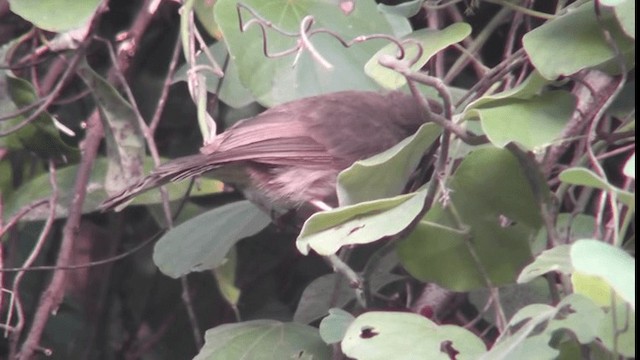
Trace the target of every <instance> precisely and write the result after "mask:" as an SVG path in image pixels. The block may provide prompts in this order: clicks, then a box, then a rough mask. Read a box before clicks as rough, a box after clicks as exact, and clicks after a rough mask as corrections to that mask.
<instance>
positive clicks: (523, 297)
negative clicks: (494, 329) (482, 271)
mask: <svg viewBox="0 0 640 360" xmlns="http://www.w3.org/2000/svg"><path fill="white" fill-rule="evenodd" d="M491 296H492V294H491V290H489V289H478V290H474V291H471V292H470V293H469V301H470V302H471V303H472V304H473V305H474V306H475V307H476V309H478V311H481V310H483V308H484V307H485V305H486V304H487V303H488V301H490V300H491ZM499 299H500V307H501V308H502V310H503V312H504V314H505V316H506V317H507V318H510V317H511V316H513V315H514V314H515V313H516V312H518V311H519V310H520V309H522V308H523V307H525V306H527V305H530V304H534V303H545V302H549V301H550V295H549V284H548V283H547V281H546V280H545V279H543V278H539V277H538V278H536V279H535V280H534V281H532V282H530V283H527V284H510V285H506V286H502V287H500V288H499ZM483 318H484V319H485V321H487V322H489V323H493V321H494V319H496V316H495V309H494V307H493V306H491V307H489V308H488V309H486V311H484V312H483Z"/></svg>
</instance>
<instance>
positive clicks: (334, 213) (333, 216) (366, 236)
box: [296, 188, 427, 255]
mask: <svg viewBox="0 0 640 360" xmlns="http://www.w3.org/2000/svg"><path fill="white" fill-rule="evenodd" d="M426 194H427V191H426V188H424V189H422V190H420V191H418V192H415V193H412V194H407V195H400V196H396V197H394V198H388V199H381V200H374V201H368V202H363V203H360V204H357V205H352V206H346V207H341V208H337V209H335V210H330V211H322V212H318V213H315V214H313V215H312V216H311V217H310V218H309V219H308V220H307V221H306V222H305V223H304V225H303V227H302V231H301V232H300V235H299V236H298V239H297V240H296V246H297V247H298V250H299V251H300V252H301V253H303V254H305V255H306V254H308V253H309V250H311V249H313V250H315V251H316V252H317V253H318V254H320V255H331V254H335V253H336V252H337V251H338V250H339V249H340V248H341V247H342V246H346V245H355V244H369V243H372V242H375V241H378V240H380V239H382V238H384V237H386V236H392V235H395V234H398V233H399V232H401V231H402V230H404V229H406V228H407V226H409V225H410V224H411V223H412V222H413V221H414V220H415V218H416V217H417V216H418V215H419V214H420V212H421V211H422V208H423V206H424V199H425V197H426Z"/></svg>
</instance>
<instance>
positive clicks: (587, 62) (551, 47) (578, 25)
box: [522, 2, 635, 79]
mask: <svg viewBox="0 0 640 360" xmlns="http://www.w3.org/2000/svg"><path fill="white" fill-rule="evenodd" d="M602 26H604V27H605V28H606V29H607V30H609V32H610V33H611V36H612V37H613V41H615V42H616V44H617V46H618V48H619V49H620V52H621V53H622V54H623V55H624V56H625V57H627V58H630V59H635V55H634V51H635V42H634V41H633V40H632V39H630V38H628V37H627V36H626V35H625V34H624V33H623V32H622V30H621V29H620V27H619V25H618V23H617V21H616V19H615V17H614V16H613V14H612V12H610V11H609V12H603V13H602ZM522 42H523V45H524V49H525V51H526V52H527V54H528V55H529V59H530V60H531V62H532V63H533V65H534V66H535V67H536V69H537V70H538V71H539V72H540V74H542V76H544V77H545V78H547V79H556V78H558V77H560V76H569V75H572V74H575V73H576V72H578V71H580V70H582V69H586V68H590V67H595V66H599V65H603V64H605V63H606V62H608V61H610V60H612V59H614V58H615V56H616V55H615V53H614V52H613V50H612V49H611V46H610V45H609V44H608V43H607V41H606V39H605V37H604V34H603V31H602V28H601V25H600V23H599V21H598V19H597V18H596V15H595V11H594V8H593V2H588V3H586V4H584V5H582V6H580V7H579V8H577V9H571V10H569V11H568V12H567V14H566V15H564V16H560V17H557V18H555V19H553V20H551V21H549V22H547V23H546V24H544V25H542V26H540V27H538V28H536V29H534V30H532V31H530V32H528V33H527V34H525V35H524V37H523V39H522ZM630 59H629V60H630ZM634 61H635V60H631V64H633V62H634Z"/></svg>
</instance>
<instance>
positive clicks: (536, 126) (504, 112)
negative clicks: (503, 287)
mask: <svg viewBox="0 0 640 360" xmlns="http://www.w3.org/2000/svg"><path fill="white" fill-rule="evenodd" d="M548 82H549V81H548V80H546V79H544V78H543V77H542V76H540V74H539V73H538V72H537V71H536V72H533V73H532V74H531V75H530V76H529V77H528V78H527V79H526V80H525V81H524V82H522V84H520V85H519V86H517V87H515V88H513V89H510V90H507V91H504V92H501V93H498V94H492V95H487V96H483V97H481V98H480V99H478V100H476V101H474V102H473V103H471V104H469V106H467V109H466V110H465V113H464V115H463V116H464V118H466V119H475V118H478V119H480V122H481V124H482V130H483V132H484V133H485V134H486V135H487V136H488V137H489V140H491V142H492V143H493V144H494V145H495V146H498V147H504V146H506V145H507V144H509V143H511V142H516V143H518V144H520V145H521V146H523V147H524V148H526V149H528V150H534V149H538V148H540V147H544V146H548V145H550V144H551V143H552V142H553V141H555V140H558V137H559V136H560V134H561V133H562V130H563V129H564V127H565V125H566V123H567V122H568V121H569V119H570V118H571V115H572V114H573V111H574V108H575V99H574V97H573V96H572V95H571V94H570V93H568V92H566V91H561V90H556V91H546V92H542V90H543V87H544V86H545V85H546V84H547V83H548Z"/></svg>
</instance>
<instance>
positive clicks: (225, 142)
mask: <svg viewBox="0 0 640 360" xmlns="http://www.w3.org/2000/svg"><path fill="white" fill-rule="evenodd" d="M307 120H309V119H306V118H305V116H304V115H303V116H297V117H292V116H288V113H285V112H281V111H267V112H264V113H262V114H261V115H260V116H259V121H256V120H255V119H254V118H252V119H247V120H243V121H241V122H239V123H237V124H236V125H234V126H233V127H231V128H230V129H228V130H227V131H225V132H223V133H222V134H220V135H218V137H216V138H215V139H214V140H213V142H212V143H210V144H208V145H205V146H204V147H203V148H202V149H201V150H200V151H201V153H203V154H206V155H207V159H208V160H209V161H212V162H217V163H224V162H231V161H243V160H250V161H253V162H259V163H264V164H270V165H297V166H301V165H309V166H313V165H322V164H325V165H326V164H331V163H332V162H333V161H334V160H335V159H334V158H333V156H332V155H331V154H330V153H329V152H328V151H327V149H326V147H325V146H324V145H323V144H321V143H319V142H318V141H316V140H315V139H314V138H313V137H311V136H310V135H309V134H308V131H307V129H306V127H305V122H306V121H307Z"/></svg>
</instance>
